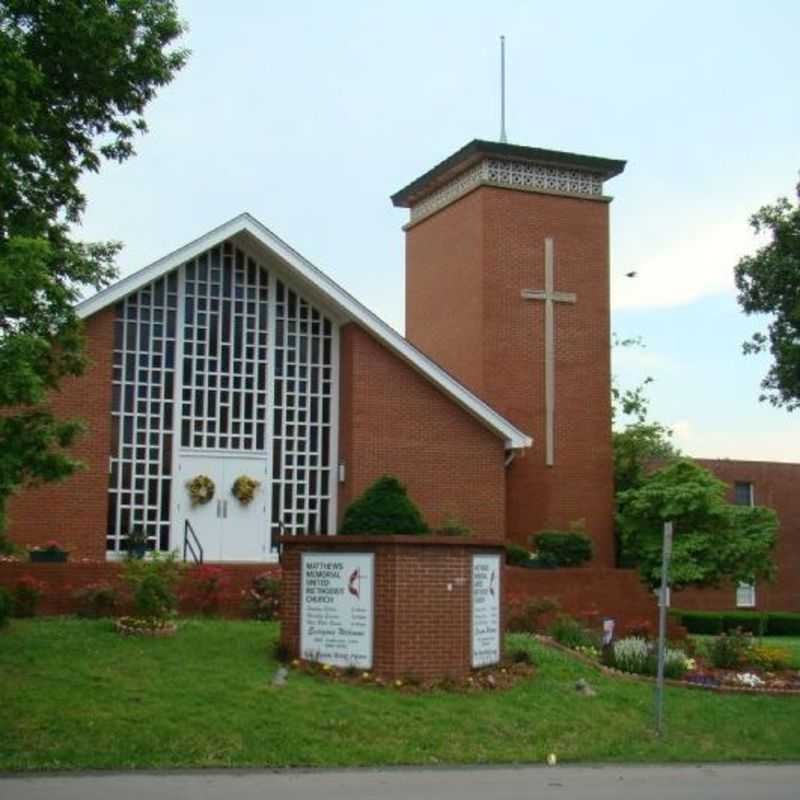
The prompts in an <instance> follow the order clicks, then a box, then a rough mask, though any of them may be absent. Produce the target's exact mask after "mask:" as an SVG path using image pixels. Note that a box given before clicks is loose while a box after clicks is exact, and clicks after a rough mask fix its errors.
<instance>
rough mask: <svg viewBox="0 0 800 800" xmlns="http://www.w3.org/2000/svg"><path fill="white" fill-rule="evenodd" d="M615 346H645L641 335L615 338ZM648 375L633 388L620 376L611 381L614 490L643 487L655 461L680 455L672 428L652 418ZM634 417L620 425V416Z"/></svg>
mask: <svg viewBox="0 0 800 800" xmlns="http://www.w3.org/2000/svg"><path fill="white" fill-rule="evenodd" d="M614 346H615V347H643V346H644V345H643V344H642V340H641V339H639V338H632V339H619V338H617V337H616V336H615V337H614ZM651 383H653V378H651V377H647V378H645V379H644V381H642V383H640V384H638V385H637V386H634V387H633V388H627V389H622V388H620V386H619V384H618V383H617V380H616V378H614V379H613V380H612V382H611V422H612V425H613V428H614V429H613V431H612V444H613V448H614V493H615V494H617V495H618V494H619V493H620V492H623V491H626V490H627V489H632V488H634V487H636V486H639V485H640V484H641V482H642V481H643V480H644V478H645V475H646V474H647V470H648V468H649V466H650V465H652V464H653V463H654V462H660V461H666V460H669V459H672V458H677V457H678V456H679V455H680V451H679V450H678V449H677V448H676V447H675V445H674V444H673V443H672V441H671V438H672V431H671V430H670V429H669V428H668V427H667V426H666V425H662V424H661V423H660V422H652V421H649V420H648V413H649V407H650V399H649V398H648V396H647V387H648V386H649V385H650V384H651ZM622 418H627V419H629V420H631V421H630V422H627V423H626V424H625V425H624V427H620V425H619V423H620V419H622Z"/></svg>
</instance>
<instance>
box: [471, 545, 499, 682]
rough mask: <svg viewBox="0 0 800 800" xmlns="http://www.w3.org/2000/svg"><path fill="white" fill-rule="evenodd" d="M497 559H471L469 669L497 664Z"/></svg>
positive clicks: (494, 557) (488, 556) (487, 557)
mask: <svg viewBox="0 0 800 800" xmlns="http://www.w3.org/2000/svg"><path fill="white" fill-rule="evenodd" d="M500 566H501V565H500V556H499V555H481V556H478V555H476V556H473V557H472V666H473V667H486V666H488V665H489V664H497V663H499V662H500Z"/></svg>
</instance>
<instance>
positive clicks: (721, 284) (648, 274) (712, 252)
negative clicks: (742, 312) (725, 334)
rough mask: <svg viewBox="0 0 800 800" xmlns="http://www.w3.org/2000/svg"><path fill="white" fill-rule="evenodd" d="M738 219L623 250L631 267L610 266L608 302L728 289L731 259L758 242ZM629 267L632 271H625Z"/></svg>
mask: <svg viewBox="0 0 800 800" xmlns="http://www.w3.org/2000/svg"><path fill="white" fill-rule="evenodd" d="M737 220H738V221H736V222H730V221H720V222H715V223H712V224H708V225H704V226H703V227H699V228H696V229H695V230H687V231H685V232H684V233H683V235H682V236H681V237H680V238H675V239H674V240H673V241H671V242H669V243H668V244H667V245H666V246H661V247H659V243H658V242H651V243H650V244H649V245H648V248H649V249H648V251H647V252H646V253H644V254H643V255H641V256H637V254H636V253H631V254H628V255H626V257H625V260H624V261H625V263H628V264H630V269H626V270H625V271H623V270H619V271H617V270H614V271H613V272H612V276H611V304H612V307H613V308H614V309H640V308H663V307H668V306H675V305H684V304H686V303H690V302H692V301H694V300H697V299H699V298H701V297H706V296H708V295H714V294H720V293H723V292H729V291H733V289H734V283H733V267H734V265H735V264H736V263H737V262H738V261H739V259H740V258H741V257H742V256H743V255H745V254H747V253H751V252H753V251H754V250H755V249H756V248H757V247H758V246H759V244H760V242H759V241H758V240H757V239H756V237H754V235H753V231H752V229H751V228H750V226H749V225H748V224H747V222H746V221H743V220H742V219H741V218H738V217H737ZM630 270H635V271H636V276H635V277H633V278H628V277H626V276H625V274H624V272H627V271H630Z"/></svg>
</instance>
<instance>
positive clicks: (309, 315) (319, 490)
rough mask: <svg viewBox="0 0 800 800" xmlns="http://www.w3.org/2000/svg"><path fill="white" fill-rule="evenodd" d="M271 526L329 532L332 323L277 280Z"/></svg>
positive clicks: (275, 529)
mask: <svg viewBox="0 0 800 800" xmlns="http://www.w3.org/2000/svg"><path fill="white" fill-rule="evenodd" d="M275 294H276V298H275V354H274V359H275V362H274V409H273V452H272V470H273V476H272V479H273V485H272V533H273V539H274V537H275V536H276V535H278V534H280V533H281V532H283V533H287V534H295V533H328V532H329V530H328V519H329V516H328V515H329V510H330V508H331V495H332V492H333V491H335V486H334V485H333V480H332V478H331V464H332V424H333V419H334V410H333V395H334V391H333V383H334V375H333V369H334V368H333V325H332V323H331V321H330V320H329V319H327V318H326V317H325V316H323V315H322V314H321V313H320V312H319V311H318V310H317V309H316V308H313V307H312V306H311V305H310V304H309V303H308V302H307V301H306V300H304V299H303V298H301V297H299V296H298V295H297V294H296V293H295V292H294V291H292V290H291V289H289V288H288V287H286V286H284V284H283V283H281V282H280V281H276V289H275Z"/></svg>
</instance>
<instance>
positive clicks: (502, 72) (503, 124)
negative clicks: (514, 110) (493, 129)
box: [500, 36, 508, 144]
mask: <svg viewBox="0 0 800 800" xmlns="http://www.w3.org/2000/svg"><path fill="white" fill-rule="evenodd" d="M500 141H501V142H503V143H504V144H505V143H506V142H507V141H508V138H507V137H506V37H505V36H501V37H500Z"/></svg>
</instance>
